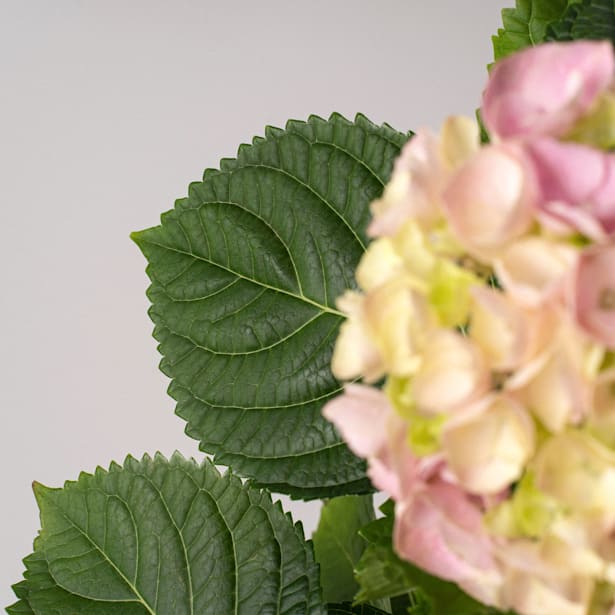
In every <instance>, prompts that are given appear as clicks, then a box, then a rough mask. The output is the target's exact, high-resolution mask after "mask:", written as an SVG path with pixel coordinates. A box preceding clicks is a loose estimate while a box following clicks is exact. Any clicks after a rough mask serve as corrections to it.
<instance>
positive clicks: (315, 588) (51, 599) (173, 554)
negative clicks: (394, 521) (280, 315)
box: [17, 454, 325, 615]
mask: <svg viewBox="0 0 615 615" xmlns="http://www.w3.org/2000/svg"><path fill="white" fill-rule="evenodd" d="M35 493H36V497H37V500H38V503H39V506H40V509H41V524H42V529H41V532H40V535H39V537H38V538H37V540H36V542H35V552H34V554H33V555H32V556H30V557H28V558H26V560H24V562H25V564H26V573H25V587H24V585H23V584H18V589H19V592H21V593H22V595H25V597H26V599H27V601H28V603H29V605H30V607H31V609H32V611H33V612H34V613H35V614H36V615H51V614H53V615H72V614H74V613H79V614H80V615H115V614H117V615H120V614H121V615H207V614H211V615H227V614H228V615H231V614H245V615H251V614H252V613H260V612H263V613H265V612H266V613H272V614H279V615H282V614H289V615H290V614H291V613H293V614H294V613H310V614H314V615H316V614H321V615H322V614H324V613H325V608H324V607H323V606H322V603H321V599H320V589H319V583H318V566H317V565H316V563H315V562H314V559H313V553H312V549H311V545H310V544H309V543H308V542H306V541H305V539H304V537H303V532H302V529H301V526H300V525H293V523H292V520H291V518H290V516H289V515H286V514H284V512H283V510H282V508H281V506H280V505H279V503H276V504H274V503H272V501H271V498H270V496H269V495H268V494H267V493H266V492H262V491H259V490H257V489H255V488H253V487H250V486H249V485H242V483H241V481H240V480H239V479H238V478H236V477H234V476H232V475H230V474H225V475H224V476H220V474H219V473H218V471H217V470H216V468H215V467H214V466H213V464H212V463H211V462H209V461H205V462H204V463H203V464H202V465H200V466H199V465H197V464H196V463H195V462H194V461H187V460H185V459H183V458H182V457H181V456H180V455H178V454H176V455H174V456H173V457H172V458H171V460H170V461H167V460H166V459H164V458H163V457H162V456H160V455H157V456H156V457H155V458H154V459H151V458H149V457H147V456H146V457H144V458H143V459H142V460H141V461H137V460H135V459H133V458H130V457H129V458H128V459H127V460H126V462H125V464H124V466H123V467H120V466H117V465H115V464H114V465H112V466H111V468H110V469H109V471H104V470H102V469H100V468H99V469H97V471H96V472H95V474H94V475H89V474H82V475H81V476H80V478H79V480H78V481H77V482H69V483H66V484H65V486H64V488H63V489H49V488H47V487H43V486H41V485H37V486H36V487H35ZM18 604H19V603H18ZM17 612H19V611H17Z"/></svg>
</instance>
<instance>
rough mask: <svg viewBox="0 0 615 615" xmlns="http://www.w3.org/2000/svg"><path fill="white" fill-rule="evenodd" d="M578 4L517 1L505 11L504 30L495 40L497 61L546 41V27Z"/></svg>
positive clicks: (567, 0) (566, 0) (558, 0)
mask: <svg viewBox="0 0 615 615" xmlns="http://www.w3.org/2000/svg"><path fill="white" fill-rule="evenodd" d="M578 1H579V0H517V1H516V6H515V8H511V9H503V10H502V24H503V26H504V27H503V28H500V29H499V30H498V33H497V35H495V36H493V37H492V41H493V52H494V58H495V60H499V59H500V58H503V57H504V56H507V55H508V54H510V53H513V52H515V51H519V49H523V48H524V47H529V46H530V45H537V44H538V43H542V42H543V41H544V40H545V33H546V30H547V26H548V25H549V24H550V23H551V22H552V21H555V20H556V19H559V18H561V17H562V16H563V14H564V12H565V11H566V9H567V8H568V6H570V5H572V4H574V3H575V2H578Z"/></svg>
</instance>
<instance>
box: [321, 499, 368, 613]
mask: <svg viewBox="0 0 615 615" xmlns="http://www.w3.org/2000/svg"><path fill="white" fill-rule="evenodd" d="M374 518H375V517H374V506H373V504H372V496H371V495H369V496H364V495H347V496H342V497H339V498H333V499H332V500H329V501H328V502H326V503H325V504H324V506H323V507H322V511H321V513H320V521H319V523H318V528H317V530H316V532H314V535H313V537H312V539H313V541H314V554H315V556H316V561H317V562H318V564H319V565H320V585H321V587H322V592H323V599H324V600H325V602H344V601H348V600H352V599H353V598H354V595H355V594H356V593H357V590H358V589H359V586H358V584H357V582H356V580H355V578H354V568H355V566H356V564H357V562H358V561H359V559H360V558H361V555H362V553H363V551H364V550H365V540H363V539H362V538H361V536H359V530H360V529H361V528H362V527H363V526H365V525H367V524H368V523H369V522H370V521H373V520H374Z"/></svg>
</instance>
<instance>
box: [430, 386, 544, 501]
mask: <svg viewBox="0 0 615 615" xmlns="http://www.w3.org/2000/svg"><path fill="white" fill-rule="evenodd" d="M442 447H443V449H444V454H445V458H446V460H447V461H448V464H449V466H450V469H451V470H452V472H453V473H454V474H455V476H456V477H457V479H458V480H459V482H460V484H461V485H463V486H464V487H465V488H466V489H467V490H468V491H470V492H471V493H476V494H494V493H498V492H499V491H501V490H502V489H505V488H506V487H508V486H510V484H511V483H513V482H514V481H516V480H517V479H518V478H519V477H520V476H521V474H522V472H523V469H524V466H525V464H526V462H527V461H528V459H529V458H530V457H531V455H532V454H533V452H534V424H533V422H532V420H531V418H530V416H529V414H528V413H527V412H526V410H525V409H524V408H523V407H522V406H521V405H519V404H518V403H517V402H515V401H514V400H512V399H510V398H507V397H504V396H497V397H494V398H492V399H490V400H488V401H486V402H485V403H482V404H480V405H479V406H478V407H477V411H475V412H467V413H461V414H459V415H458V416H455V417H453V418H451V419H450V420H449V422H448V423H447V424H446V425H445V427H444V429H443V432H442Z"/></svg>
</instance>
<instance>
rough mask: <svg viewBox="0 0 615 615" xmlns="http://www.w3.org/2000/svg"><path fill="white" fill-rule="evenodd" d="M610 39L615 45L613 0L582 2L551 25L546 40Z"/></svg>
mask: <svg viewBox="0 0 615 615" xmlns="http://www.w3.org/2000/svg"><path fill="white" fill-rule="evenodd" d="M577 39H597V40H600V39H608V40H611V41H612V42H613V43H614V44H615V7H614V6H613V0H582V1H581V2H579V3H575V4H572V5H571V6H569V7H568V9H567V10H566V12H565V13H564V14H563V15H562V16H561V18H560V19H557V20H555V21H553V22H552V23H550V24H549V27H548V28H547V31H546V37H545V40H548V41H572V40H577Z"/></svg>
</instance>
